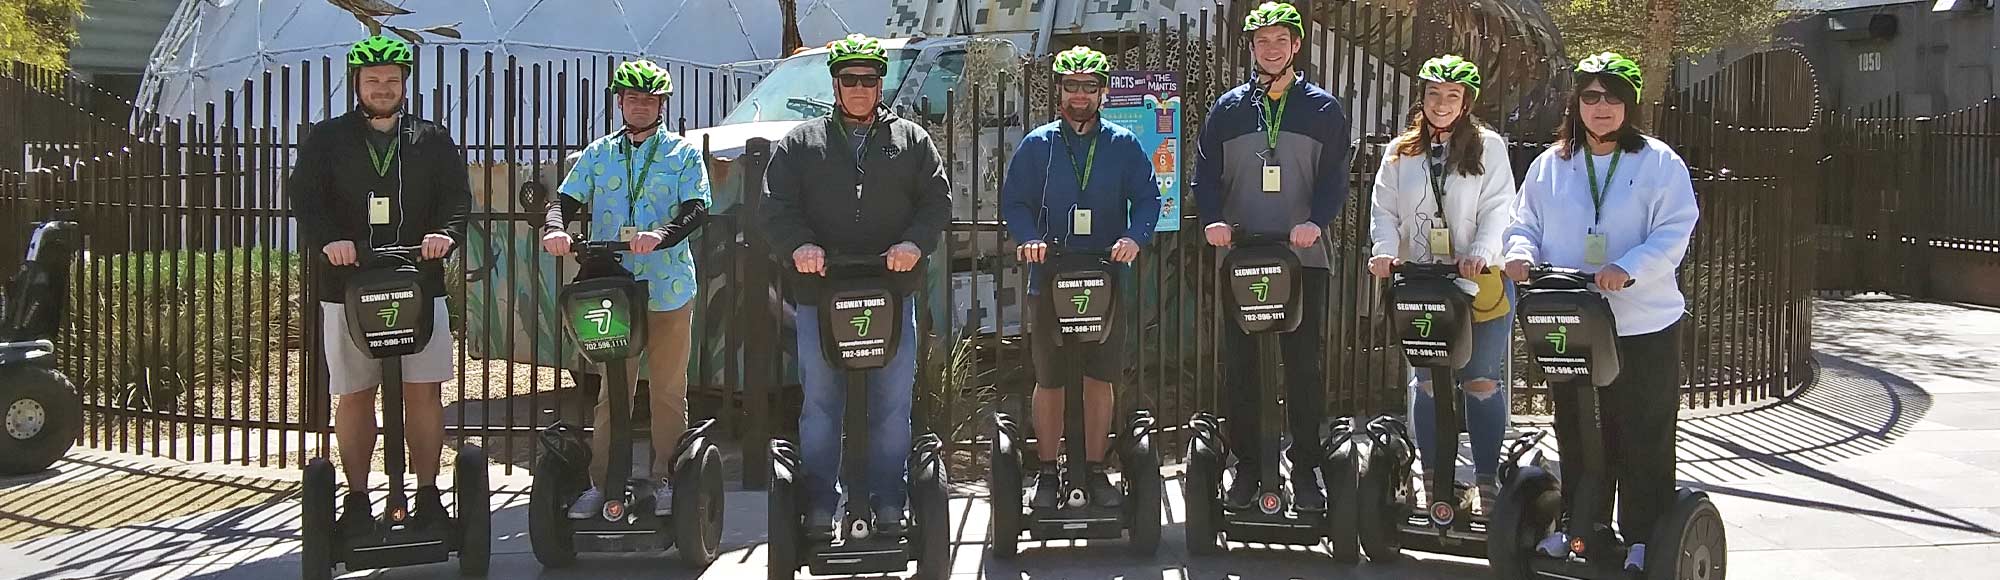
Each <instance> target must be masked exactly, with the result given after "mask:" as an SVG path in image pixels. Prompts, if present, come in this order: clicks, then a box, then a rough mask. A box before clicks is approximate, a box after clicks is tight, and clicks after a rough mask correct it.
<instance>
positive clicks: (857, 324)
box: [847, 308, 875, 337]
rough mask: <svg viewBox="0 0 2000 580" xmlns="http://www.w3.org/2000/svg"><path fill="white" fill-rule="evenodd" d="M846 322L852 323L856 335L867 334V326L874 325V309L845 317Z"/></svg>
mask: <svg viewBox="0 0 2000 580" xmlns="http://www.w3.org/2000/svg"><path fill="white" fill-rule="evenodd" d="M847 323H848V324H852V325H854V332H855V333H857V334H858V335H860V336H864V337H865V336H868V328H869V327H871V326H874V325H875V309H873V308H869V309H867V310H863V311H861V314H858V315H855V317H853V318H849V319H847Z"/></svg>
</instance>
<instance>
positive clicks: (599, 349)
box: [558, 276, 646, 364]
mask: <svg viewBox="0 0 2000 580" xmlns="http://www.w3.org/2000/svg"><path fill="white" fill-rule="evenodd" d="M558 299H559V300H561V303H562V305H563V329H564V330H566V331H568V332H569V338H570V340H572V341H575V342H576V347H577V350H578V351H579V352H581V353H582V354H583V358H584V359H585V360H588V361H590V362H592V363H596V364H608V363H612V362H617V361H622V360H625V359H628V358H632V357H633V356H636V355H638V354H639V353H640V352H641V351H643V350H645V348H646V323H645V320H646V317H645V316H646V286H645V283H643V282H638V281H634V280H632V279H631V278H626V277H619V276H611V277H603V278H593V279H588V280H580V281H577V282H572V283H570V284H569V285H568V286H565V287H563V290H562V293H561V295H560V296H559V298H558Z"/></svg>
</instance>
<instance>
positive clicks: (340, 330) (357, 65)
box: [286, 36, 472, 530]
mask: <svg viewBox="0 0 2000 580" xmlns="http://www.w3.org/2000/svg"><path fill="white" fill-rule="evenodd" d="M413 56H414V55H413V53H412V52H411V51H410V46H409V45H408V44H406V43H404V42H403V41H401V40H397V39H394V38H389V37H383V36H373V37H369V38H368V39H367V40H363V41H361V42H359V43H357V44H355V45H354V47H353V48H352V49H351V50H350V51H349V52H348V60H347V62H348V67H349V70H350V72H351V74H350V75H349V82H350V83H352V84H351V86H352V87H353V91H354V93H355V94H356V95H359V96H360V100H361V106H360V107H359V108H356V109H355V110H354V111H352V112H349V113H348V114H346V115H342V116H340V117H336V118H333V119H328V120H326V121H324V122H321V123H319V124H317V125H315V126H314V127H313V129H312V132H311V134H310V135H309V136H307V138H306V140H305V142H304V143H303V144H301V145H300V147H299V159H298V165H297V166H296V167H294V168H293V170H292V176H291V178H290V180H289V181H288V182H287V183H286V188H287V189H288V190H289V192H290V194H291V196H292V204H293V207H294V208H295V210H294V213H295V214H296V215H297V217H298V220H299V237H300V241H301V243H302V244H303V245H304V246H305V247H308V248H316V249H317V250H318V252H319V253H320V254H322V255H323V256H324V258H325V260H326V262H325V264H324V265H325V266H326V267H320V268H315V269H314V271H315V272H316V275H315V276H314V277H313V280H312V284H313V295H314V296H315V297H317V298H318V299H319V302H320V311H321V314H322V318H321V324H320V327H321V328H322V329H323V331H324V332H323V333H322V339H323V342H324V343H325V346H326V353H325V354H326V366H327V371H328V375H329V377H328V378H329V380H328V387H329V390H331V391H332V393H333V395H334V396H335V397H337V398H338V399H339V400H340V403H339V404H338V405H337V406H336V407H335V411H336V412H335V415H334V422H333V431H334V434H335V435H336V436H337V437H338V439H339V441H340V459H341V467H342V469H343V471H345V472H346V475H347V483H348V493H347V499H346V502H345V507H344V508H343V510H344V511H343V513H342V515H341V518H340V519H341V523H342V525H343V526H344V527H347V528H348V529H350V530H353V529H365V528H366V526H367V525H369V523H370V521H371V516H370V515H369V507H368V472H369V468H370V461H371V459H372V458H373V457H374V451H375V429H376V426H375V387H376V386H377V384H378V383H379V382H380V381H381V376H382V375H381V366H380V363H379V361H377V360H375V359H371V358H369V357H368V355H367V354H365V353H363V352H361V349H360V348H358V347H356V346H355V344H354V342H353V340H351V339H350V338H348V330H347V317H346V305H344V304H342V302H343V301H345V298H344V293H345V292H346V287H347V278H348V277H349V276H351V275H353V274H354V273H355V272H356V271H357V270H356V267H357V266H358V265H360V264H361V263H362V262H364V261H365V260H366V258H367V255H366V252H367V250H368V249H369V248H373V247H380V246H421V247H422V250H421V252H420V253H421V255H422V258H423V260H422V261H421V262H420V263H419V264H418V268H419V270H420V271H421V272H422V278H421V280H420V284H421V285H422V287H423V290H424V292H425V293H426V294H427V295H428V296H430V297H431V298H432V305H433V307H432V310H433V316H432V318H433V320H432V324H433V325H434V327H433V330H432V332H431V339H430V343H429V344H426V345H425V346H424V348H423V350H422V351H421V352H419V353H417V354H415V355H411V356H407V357H404V358H403V381H404V382H403V385H402V389H403V407H404V410H403V417H404V419H405V422H406V431H405V432H406V433H407V437H408V447H409V451H410V466H411V468H412V469H414V470H415V471H416V472H417V486H418V487H417V494H416V506H415V510H414V511H413V516H414V517H415V518H416V519H417V520H418V521H419V522H442V521H444V518H445V516H446V514H445V512H444V504H443V503H442V502H441V499H440V497H439V493H438V488H437V475H438V459H439V458H438V455H439V450H440V449H442V448H443V446H444V407H443V406H441V405H440V404H439V398H438V390H439V387H440V386H441V385H442V384H443V383H444V381H446V380H449V379H451V378H452V375H453V374H454V373H453V369H452V348H451V328H450V323H449V322H448V318H447V317H446V312H445V300H444V263H443V258H444V257H445V256H446V255H448V254H450V253H451V250H452V248H454V247H457V246H458V245H459V244H460V243H461V242H462V241H463V240H464V239H465V215H466V210H467V205H468V204H469V203H470V202H471V199H472V194H471V183H470V180H469V179H468V177H467V175H466V168H465V158H464V156H463V154H462V153H461V152H460V151H459V149H458V145H457V144H456V143H453V142H452V140H451V134H450V132H449V131H448V130H446V129H445V128H444V126H442V125H439V124H437V123H432V122H430V121H425V120H422V119H418V118H416V117H414V116H411V115H408V114H405V113H403V112H402V108H403V93H404V87H403V83H404V81H405V80H406V79H407V78H408V76H409V73H410V64H411V62H412V60H413ZM320 257H321V256H313V258H315V259H318V258H320Z"/></svg>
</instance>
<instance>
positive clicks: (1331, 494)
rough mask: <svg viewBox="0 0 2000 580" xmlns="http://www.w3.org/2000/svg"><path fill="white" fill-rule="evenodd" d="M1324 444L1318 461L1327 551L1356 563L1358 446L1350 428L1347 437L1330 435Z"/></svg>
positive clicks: (1358, 537)
mask: <svg viewBox="0 0 2000 580" xmlns="http://www.w3.org/2000/svg"><path fill="white" fill-rule="evenodd" d="M1340 420H1341V421H1348V419H1347V418H1342V419H1340ZM1325 444H1326V451H1327V458H1326V461H1325V462H1323V463H1321V464H1320V476H1321V477H1322V478H1324V479H1325V480H1326V487H1327V490H1326V491H1327V503H1326V519H1327V522H1326V528H1327V550H1328V551H1329V552H1331V553H1332V555H1333V560H1334V561H1335V562H1340V563H1342V564H1354V563H1359V562H1360V561H1361V546H1360V541H1361V531H1360V530H1361V515H1360V514H1361V506H1360V502H1361V501H1362V499H1361V498H1362V496H1361V495H1360V493H1359V491H1357V488H1358V487H1359V486H1360V480H1361V474H1360V471H1361V470H1360V463H1359V461H1358V459H1357V458H1356V454H1358V453H1359V452H1360V446H1358V445H1355V443H1354V437H1353V436H1352V432H1351V431H1350V432H1349V435H1347V436H1341V437H1330V438H1328V439H1327V441H1326V442H1325Z"/></svg>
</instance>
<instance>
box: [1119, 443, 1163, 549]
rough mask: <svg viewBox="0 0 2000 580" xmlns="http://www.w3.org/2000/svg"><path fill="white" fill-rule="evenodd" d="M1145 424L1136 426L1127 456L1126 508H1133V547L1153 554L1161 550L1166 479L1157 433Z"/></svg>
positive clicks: (1131, 519)
mask: <svg viewBox="0 0 2000 580" xmlns="http://www.w3.org/2000/svg"><path fill="white" fill-rule="evenodd" d="M1150 426H1151V420H1150V419H1148V420H1147V425H1146V426H1145V427H1140V426H1135V427H1134V429H1133V430H1132V431H1133V432H1132V437H1131V439H1132V446H1131V447H1130V448H1129V451H1127V455H1126V460H1125V466H1124V467H1125V479H1126V488H1127V495H1126V498H1125V505H1126V506H1127V507H1126V509H1129V510H1132V516H1131V518H1130V521H1131V522H1132V531H1131V533H1132V551H1133V552H1135V553H1137V554H1138V555H1140V556H1152V555H1153V554H1154V553H1156V552H1158V551H1159V550H1160V497H1161V496H1162V495H1165V493H1166V483H1165V482H1164V481H1162V480H1161V479H1160V452H1159V450H1156V449H1154V448H1153V435H1152V434H1151V433H1147V430H1148V429H1147V428H1146V427H1150Z"/></svg>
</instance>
